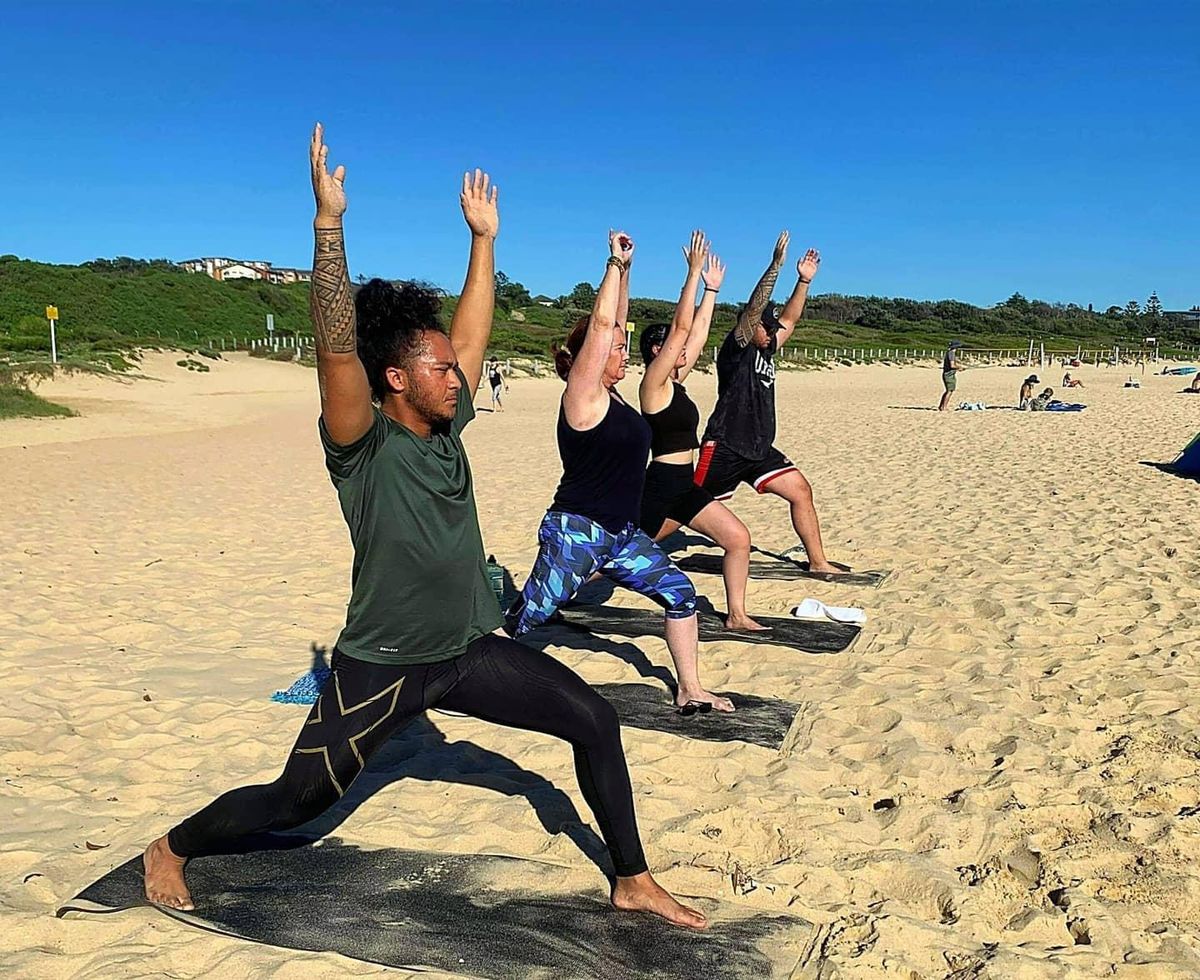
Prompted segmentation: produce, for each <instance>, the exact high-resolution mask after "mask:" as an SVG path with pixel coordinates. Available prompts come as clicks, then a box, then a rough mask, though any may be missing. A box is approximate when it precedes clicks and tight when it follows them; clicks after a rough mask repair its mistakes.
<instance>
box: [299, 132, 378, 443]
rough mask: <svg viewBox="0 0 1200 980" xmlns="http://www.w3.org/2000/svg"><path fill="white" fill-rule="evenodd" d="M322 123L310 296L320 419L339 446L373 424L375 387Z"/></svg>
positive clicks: (313, 155) (315, 138) (341, 180)
mask: <svg viewBox="0 0 1200 980" xmlns="http://www.w3.org/2000/svg"><path fill="white" fill-rule="evenodd" d="M324 136H325V132H324V127H323V126H322V125H321V124H320V123H317V125H316V128H314V129H313V135H312V142H311V143H310V144H309V164H310V166H311V170H312V185H313V196H314V197H315V198H316V200H317V216H316V217H315V218H314V219H313V236H314V238H315V240H316V244H315V248H314V251H313V278H312V286H311V287H310V289H309V294H308V308H309V313H310V315H311V316H312V325H313V335H314V337H315V338H316V345H317V384H318V385H319V386H320V389H321V418H322V419H323V420H324V422H325V431H326V432H328V433H329V437H330V438H331V439H333V441H334V442H336V443H338V444H339V445H343V446H347V445H349V444H350V443H352V442H355V441H357V440H358V439H360V438H361V437H362V436H363V435H365V434H366V432H367V430H368V429H369V428H370V427H371V422H372V420H373V417H374V416H373V412H372V408H371V385H370V383H369V382H368V381H367V372H366V371H365V370H364V369H363V366H362V361H360V360H359V359H358V337H357V334H356V332H355V320H354V296H353V294H352V292H351V290H350V272H349V270H348V269H347V268H346V242H345V237H344V234H343V231H342V215H344V214H345V213H346V191H345V186H344V185H345V181H346V168H345V167H342V166H339V167H337V169H335V170H334V171H333V173H332V174H331V173H330V172H329V168H328V165H327V158H328V156H329V147H327V146H326V145H325V142H324Z"/></svg>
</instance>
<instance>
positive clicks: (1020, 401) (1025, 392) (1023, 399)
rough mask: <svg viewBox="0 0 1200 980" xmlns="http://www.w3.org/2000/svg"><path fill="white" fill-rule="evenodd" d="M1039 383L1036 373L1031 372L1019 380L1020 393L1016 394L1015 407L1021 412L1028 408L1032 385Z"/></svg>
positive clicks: (1031, 398)
mask: <svg viewBox="0 0 1200 980" xmlns="http://www.w3.org/2000/svg"><path fill="white" fill-rule="evenodd" d="M1040 383H1041V382H1040V380H1039V379H1038V376H1037V375H1036V374H1031V375H1030V376H1029V377H1028V378H1026V379H1025V380H1024V381H1022V382H1021V393H1020V394H1019V395H1018V396H1017V408H1019V409H1020V410H1021V411H1022V412H1024V411H1027V410H1028V409H1029V403H1030V402H1031V401H1032V400H1033V386H1034V385H1036V384H1040Z"/></svg>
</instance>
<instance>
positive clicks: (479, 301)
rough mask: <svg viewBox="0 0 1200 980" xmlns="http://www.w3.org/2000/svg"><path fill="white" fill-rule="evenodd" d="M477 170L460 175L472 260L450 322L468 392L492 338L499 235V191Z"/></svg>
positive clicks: (452, 337) (479, 374) (475, 380)
mask: <svg viewBox="0 0 1200 980" xmlns="http://www.w3.org/2000/svg"><path fill="white" fill-rule="evenodd" d="M490 184H491V178H490V177H489V176H488V175H487V174H485V173H483V172H482V171H480V170H476V171H475V173H474V174H471V173H465V174H463V186H462V194H461V195H460V196H459V203H460V204H461V205H462V211H463V217H464V218H465V219H466V222H467V227H468V228H470V229H471V258H470V261H469V262H468V264H467V280H466V282H465V283H463V291H462V296H460V297H459V299H458V306H457V307H456V308H455V310H454V317H453V319H452V320H451V321H450V343H451V344H453V345H454V353H455V354H457V355H458V366H459V368H460V369H461V370H462V373H463V375H464V376H465V377H466V379H467V386H468V390H469V391H474V390H475V389H476V388H478V387H479V378H480V376H481V375H482V374H483V358H484V355H485V354H486V353H487V345H488V340H489V339H490V338H491V336H492V314H493V313H494V312H495V309H496V236H497V235H498V234H499V233H500V210H499V208H498V207H497V202H498V199H499V196H500V188H498V187H495V186H491V189H490V192H489V185H490Z"/></svg>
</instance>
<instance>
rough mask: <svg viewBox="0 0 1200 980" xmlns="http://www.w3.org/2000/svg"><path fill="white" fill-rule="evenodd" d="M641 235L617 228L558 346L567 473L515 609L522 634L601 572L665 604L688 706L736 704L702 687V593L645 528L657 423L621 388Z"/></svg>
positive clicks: (514, 629) (512, 618)
mask: <svg viewBox="0 0 1200 980" xmlns="http://www.w3.org/2000/svg"><path fill="white" fill-rule="evenodd" d="M633 251H634V245H633V240H632V239H631V238H630V237H629V236H628V235H626V234H625V233H624V232H609V252H610V254H609V257H608V264H607V265H606V267H605V270H604V278H603V279H602V280H601V281H600V289H599V291H598V292H597V294H596V300H595V305H594V306H593V308H592V313H591V316H586V317H582V318H581V319H580V320H579V322H578V323H576V324H575V327H574V329H572V331H571V333H570V335H569V336H568V337H567V341H566V344H565V345H564V346H563V347H561V348H559V347H556V348H554V367H555V370H556V371H557V372H558V376H559V377H560V378H562V379H563V380H564V381H565V382H566V383H567V387H566V391H565V392H564V393H563V396H562V400H561V401H560V403H559V409H558V426H557V441H558V454H559V457H560V458H561V460H562V467H563V473H562V479H561V480H560V481H559V484H558V490H557V491H556V492H555V494H554V500H553V502H552V503H551V504H550V508H549V510H547V511H546V516H545V517H544V518H543V519H542V524H541V527H540V528H538V544H539V548H538V554H537V558H536V559H535V561H534V563H533V570H532V571H530V573H529V579H528V580H527V581H526V583H525V588H524V589H522V591H521V595H520V597H519V598H518V599H517V601H516V602H515V603H513V606H512V608H511V609H509V611H508V615H507V617H506V620H507V624H508V630H509V632H510V634H511V635H513V636H521V635H522V634H524V633H526V632H528V631H529V630H531V629H534V628H535V627H537V626H540V625H541V624H542V623H544V622H546V621H547V620H548V619H549V618H550V617H551V616H553V615H554V613H555V612H556V611H557V610H558V607H559V606H561V605H562V604H563V603H564V602H567V601H568V600H570V599H571V598H572V597H573V596H574V595H575V593H576V592H578V591H579V589H580V587H581V586H582V585H583V584H584V583H585V582H587V581H588V579H589V578H591V577H592V575H593V574H594V573H596V572H599V573H600V574H602V575H604V576H605V577H607V578H609V579H611V580H612V581H613V582H615V583H616V584H617V585H623V586H625V587H626V588H628V589H632V590H633V591H634V592H639V593H641V594H642V595H644V596H647V597H648V598H650V599H653V600H654V601H655V602H656V603H658V604H659V605H660V606H662V607H663V609H664V610H665V614H666V637H667V649H668V650H669V651H670V653H671V659H672V660H674V662H675V673H676V678H677V689H676V693H675V703H676V704H677V705H678V706H679V707H680V708H681V709H690V710H692V711H694V710H711V709H712V708H716V709H717V710H718V711H732V710H733V703H732V702H731V701H730V700H729V699H728V698H723V697H719V696H718V695H715V694H712V693H710V692H708V691H706V690H705V689H704V688H703V687H702V686H701V685H700V674H699V667H698V666H697V658H698V653H697V645H698V627H697V622H696V590H695V588H694V587H693V586H692V583H691V581H690V580H689V579H688V577H687V576H686V575H684V574H683V572H681V571H680V570H679V569H678V568H676V567H675V565H674V564H673V563H672V562H671V560H670V559H669V558H668V557H667V555H666V553H665V552H664V551H663V550H662V548H660V547H659V546H658V545H657V544H655V543H654V542H653V541H651V540H650V537H649V536H648V535H647V534H646V532H645V531H643V530H642V529H641V528H640V527H638V525H637V521H638V517H639V514H640V510H641V501H642V486H643V484H644V483H645V479H646V458H647V456H648V455H649V452H650V426H648V425H647V424H646V420H645V419H643V418H642V417H641V416H640V415H639V414H638V413H637V412H636V411H634V410H633V409H632V408H630V407H629V405H627V404H626V403H625V401H624V399H622V398H621V396H620V394H619V393H618V392H617V390H616V389H617V383H618V382H619V381H620V380H621V379H622V378H624V377H625V363H626V361H627V360H628V352H627V351H626V332H625V325H624V322H623V320H622V319H619V317H623V310H622V309H621V307H622V305H623V304H622V303H621V295H622V293H627V290H628V285H627V283H626V284H624V288H623V284H622V282H621V280H622V279H627V277H628V275H629V267H630V264H631V262H632V260H633Z"/></svg>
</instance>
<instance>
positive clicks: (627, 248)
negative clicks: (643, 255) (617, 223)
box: [608, 228, 633, 268]
mask: <svg viewBox="0 0 1200 980" xmlns="http://www.w3.org/2000/svg"><path fill="white" fill-rule="evenodd" d="M608 250H609V252H610V253H611V254H612V255H614V256H616V257H617V258H618V259H620V260H621V261H622V262H624V263H625V267H626V268H629V263H630V262H632V261H633V239H632V238H630V237H629V236H628V235H627V234H625V232H623V231H613V230H612V229H611V228H610V229H609V230H608Z"/></svg>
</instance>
